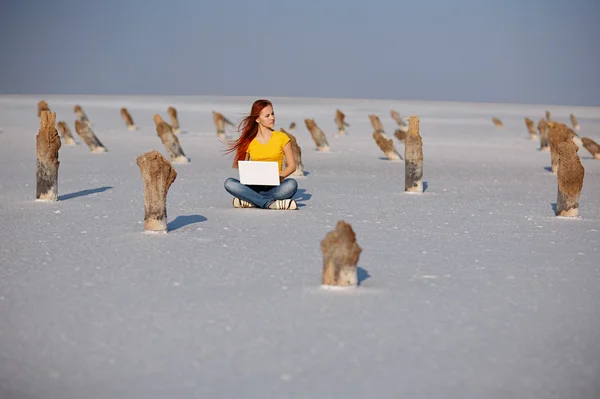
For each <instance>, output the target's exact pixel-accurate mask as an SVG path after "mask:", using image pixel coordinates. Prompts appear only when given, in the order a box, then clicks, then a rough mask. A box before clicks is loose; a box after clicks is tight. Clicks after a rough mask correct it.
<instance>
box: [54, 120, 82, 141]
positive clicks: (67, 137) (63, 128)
mask: <svg viewBox="0 0 600 399" xmlns="http://www.w3.org/2000/svg"><path fill="white" fill-rule="evenodd" d="M56 127H57V129H58V133H60V135H61V136H62V138H63V140H64V141H65V144H66V145H77V143H76V142H75V139H74V138H73V135H72V134H71V129H69V126H68V125H67V123H66V122H63V121H60V122H58V124H57V125H56Z"/></svg>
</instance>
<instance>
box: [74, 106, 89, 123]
mask: <svg viewBox="0 0 600 399" xmlns="http://www.w3.org/2000/svg"><path fill="white" fill-rule="evenodd" d="M73 112H75V114H76V115H77V118H78V119H79V120H80V121H82V122H83V123H85V124H86V125H88V126H89V127H91V126H92V123H91V122H90V120H89V118H88V117H87V115H86V114H85V112H84V111H83V108H81V105H79V104H75V106H74V107H73Z"/></svg>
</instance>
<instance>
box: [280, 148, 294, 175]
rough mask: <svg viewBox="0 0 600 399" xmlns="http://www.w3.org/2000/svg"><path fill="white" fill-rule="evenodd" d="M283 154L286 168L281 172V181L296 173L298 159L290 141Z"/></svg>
mask: <svg viewBox="0 0 600 399" xmlns="http://www.w3.org/2000/svg"><path fill="white" fill-rule="evenodd" d="M283 154H284V155H285V168H284V169H283V170H282V171H281V172H279V176H280V177H281V181H283V179H285V178H286V177H288V176H289V175H291V174H292V173H294V172H295V171H296V159H295V158H294V153H293V152H292V143H290V142H289V141H288V142H287V143H286V145H284V146H283Z"/></svg>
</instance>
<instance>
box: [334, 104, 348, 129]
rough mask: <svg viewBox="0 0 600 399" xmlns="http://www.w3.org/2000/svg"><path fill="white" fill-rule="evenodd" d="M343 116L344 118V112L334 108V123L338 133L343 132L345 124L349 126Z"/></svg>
mask: <svg viewBox="0 0 600 399" xmlns="http://www.w3.org/2000/svg"><path fill="white" fill-rule="evenodd" d="M345 118H346V115H344V113H343V112H342V111H340V110H339V109H337V110H335V124H336V125H337V128H338V133H339V134H345V133H346V131H345V128H346V126H350V125H349V124H347V123H346V122H345V121H344V120H345Z"/></svg>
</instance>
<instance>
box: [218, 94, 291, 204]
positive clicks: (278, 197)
mask: <svg viewBox="0 0 600 399" xmlns="http://www.w3.org/2000/svg"><path fill="white" fill-rule="evenodd" d="M273 126H275V112H273V104H271V102H270V101H268V100H256V101H255V102H254V104H252V109H251V110H250V115H248V116H247V117H245V118H244V119H243V120H242V122H241V123H240V125H239V129H238V130H239V131H241V134H240V138H239V139H237V140H236V141H234V142H232V143H231V144H230V146H229V148H228V149H227V150H226V152H227V153H232V152H235V159H234V162H233V165H234V167H237V163H238V161H242V160H244V161H248V160H252V161H273V162H277V163H278V164H279V179H280V181H281V184H280V185H279V186H250V185H248V186H246V185H244V184H242V183H240V181H239V180H238V179H233V178H229V179H227V180H225V190H227V192H228V193H229V194H231V195H233V197H234V198H233V206H234V207H235V208H253V207H258V208H263V209H279V210H282V209H283V210H296V209H298V204H297V203H296V201H294V200H293V199H292V197H293V196H294V194H296V190H297V189H298V183H297V182H296V180H294V179H286V177H288V176H289V175H291V174H292V173H293V172H294V171H295V170H296V160H295V159H294V155H293V153H292V144H291V143H290V138H289V137H288V136H287V135H286V134H285V133H282V132H278V131H276V130H273ZM284 156H285V164H286V166H285V169H284V168H283V157H284Z"/></svg>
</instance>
